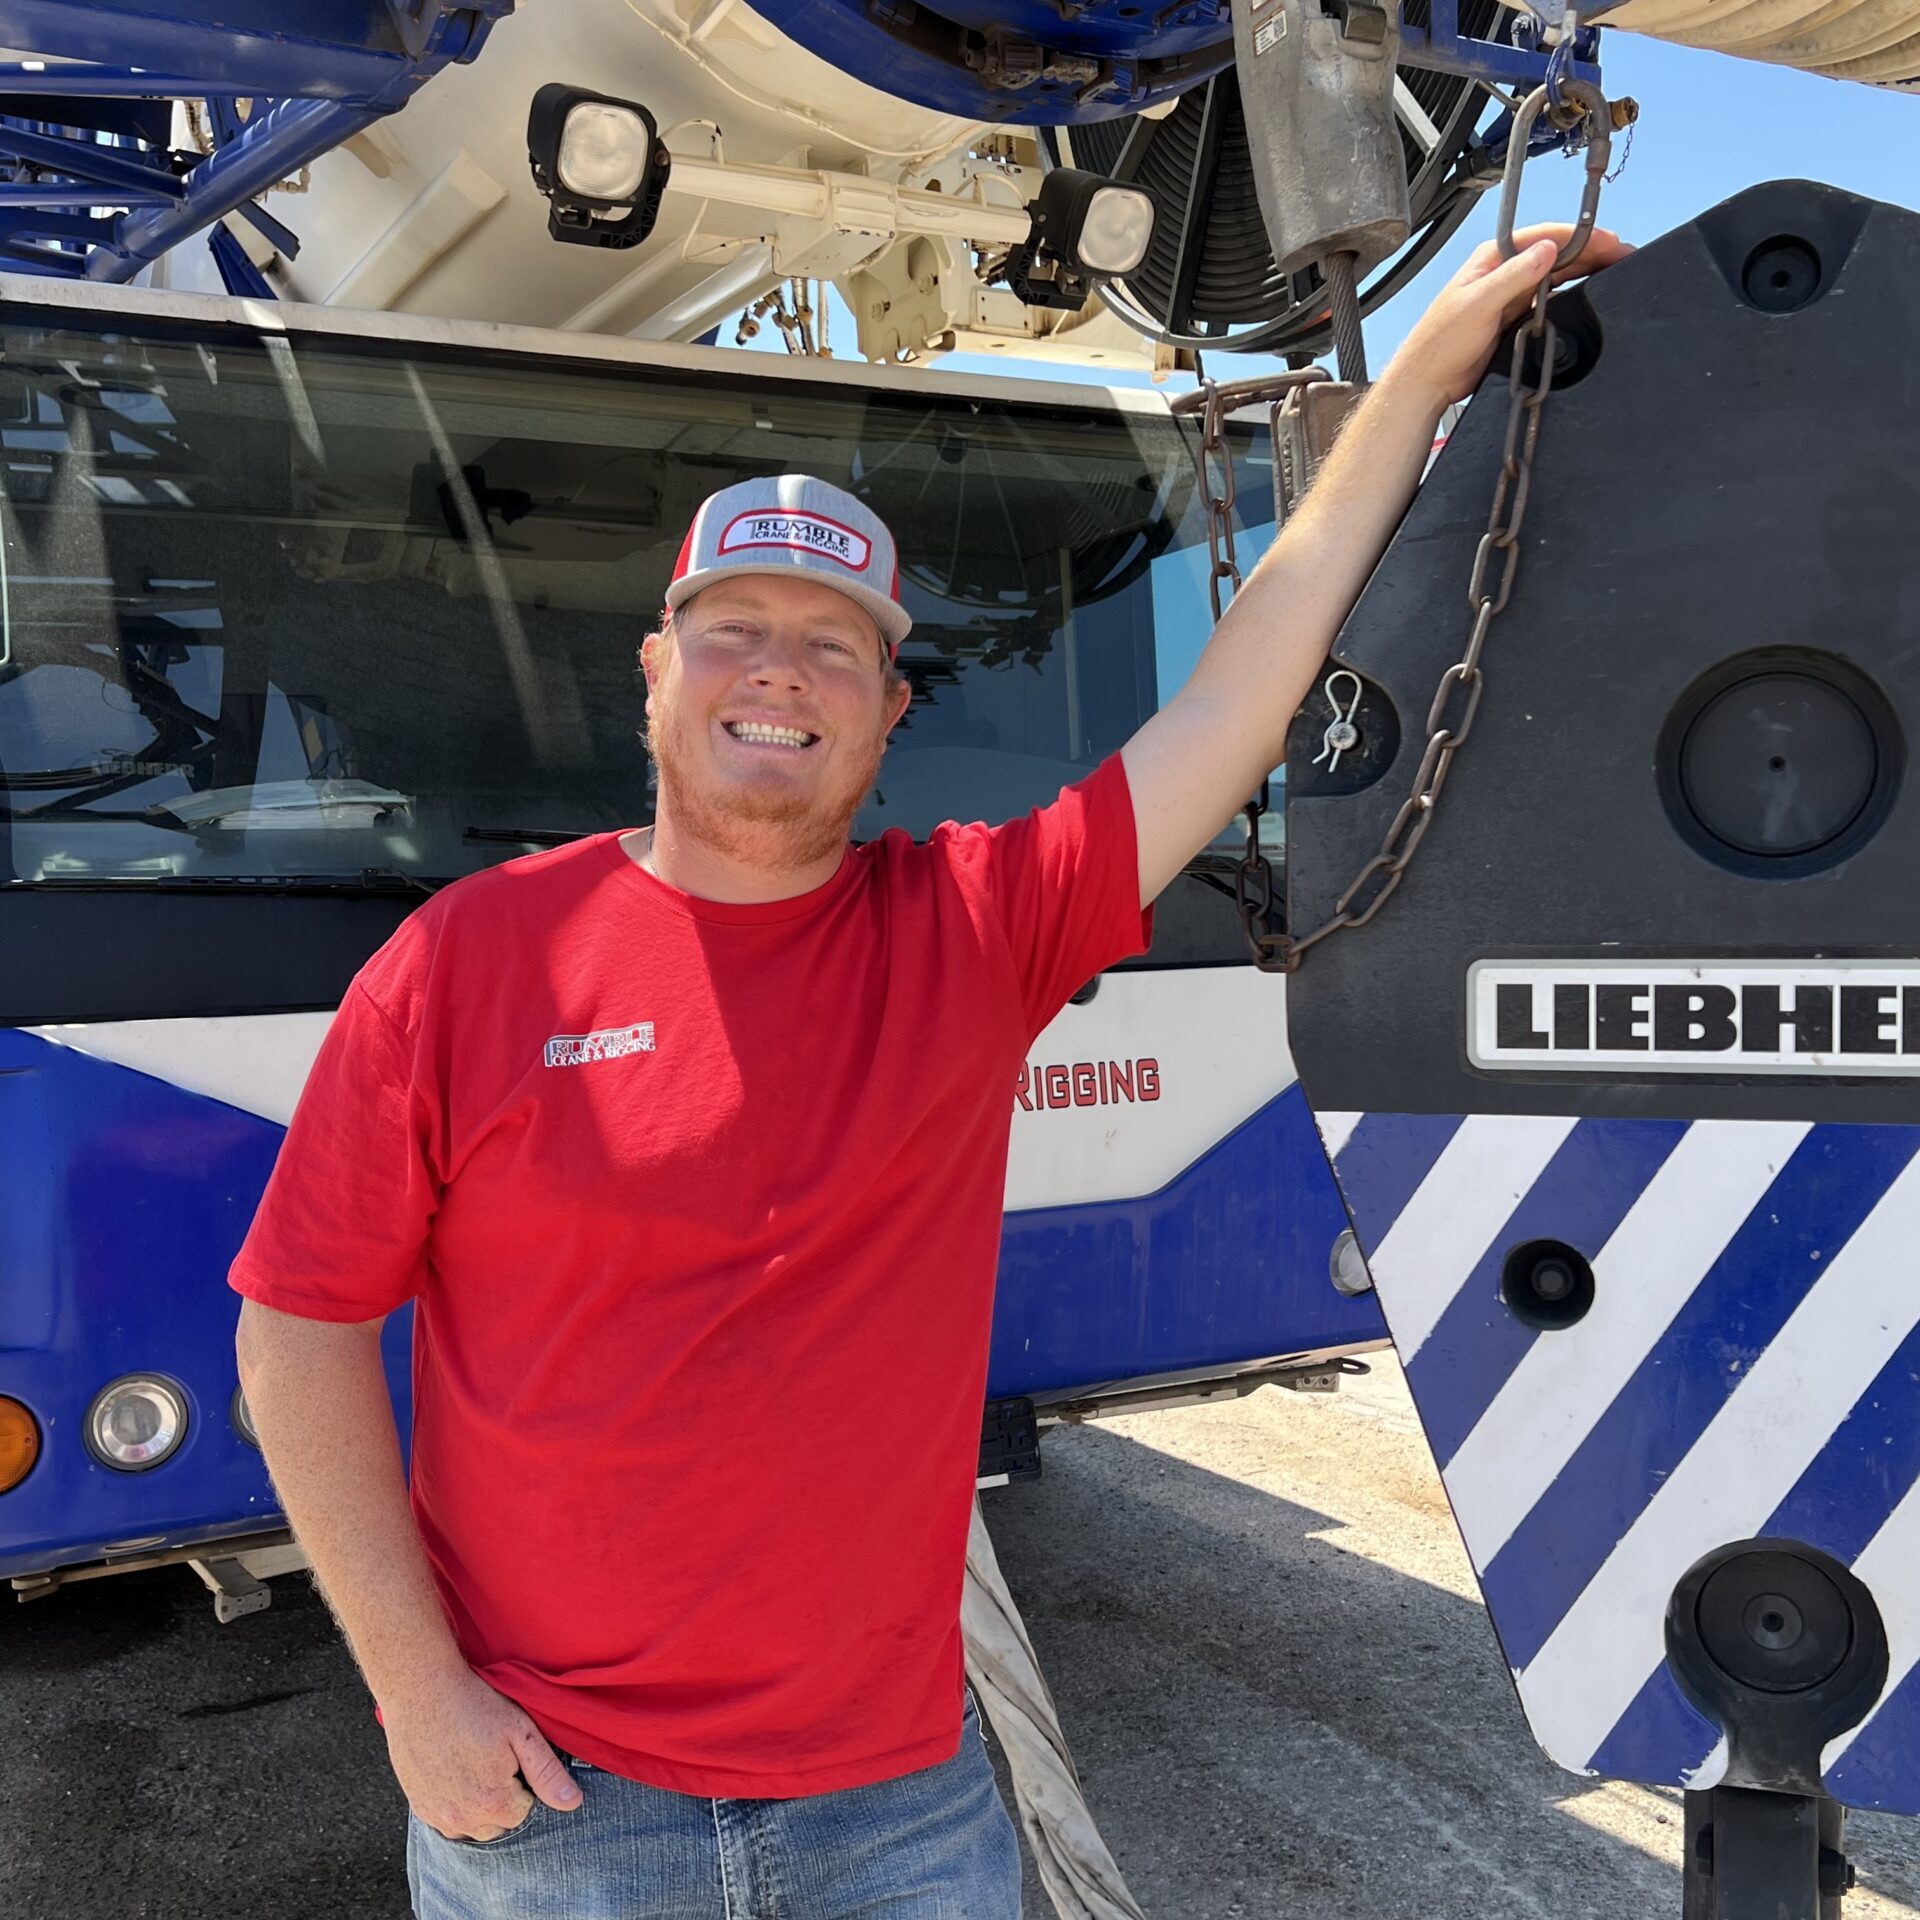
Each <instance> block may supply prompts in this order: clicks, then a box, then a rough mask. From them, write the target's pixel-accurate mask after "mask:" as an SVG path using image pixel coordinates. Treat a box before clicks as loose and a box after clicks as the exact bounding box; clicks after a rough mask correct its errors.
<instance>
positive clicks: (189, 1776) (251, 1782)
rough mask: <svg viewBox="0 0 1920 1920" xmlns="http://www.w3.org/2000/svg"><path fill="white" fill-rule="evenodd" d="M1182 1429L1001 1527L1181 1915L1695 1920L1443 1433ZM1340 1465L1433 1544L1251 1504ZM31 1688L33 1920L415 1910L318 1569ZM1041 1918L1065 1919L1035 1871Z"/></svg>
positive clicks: (363, 1919) (1334, 1415) (23, 1754)
mask: <svg viewBox="0 0 1920 1920" xmlns="http://www.w3.org/2000/svg"><path fill="white" fill-rule="evenodd" d="M1270 1398H1272V1397H1271V1396H1264V1395H1263V1396H1257V1399H1270ZM1322 1415H1325V1416H1327V1417H1325V1418H1322V1417H1321V1416H1322ZM1160 1418H1164V1419H1166V1420H1168V1421H1170V1422H1177V1421H1186V1420H1192V1419H1196V1418H1198V1419H1205V1420H1209V1421H1214V1422H1216V1423H1217V1424H1216V1425H1215V1426H1213V1427H1211V1428H1208V1429H1206V1433H1205V1435H1204V1436H1203V1439H1204V1440H1205V1444H1204V1445H1201V1446H1199V1447H1197V1448H1190V1447H1187V1446H1186V1444H1185V1441H1184V1440H1183V1439H1180V1438H1176V1439H1175V1440H1173V1441H1172V1442H1169V1441H1168V1440H1167V1439H1164V1438H1162V1436H1163V1435H1164V1434H1175V1435H1190V1434H1191V1432H1193V1431H1195V1430H1191V1429H1185V1428H1176V1427H1168V1428H1160V1427H1158V1426H1155V1425H1151V1424H1149V1423H1148V1422H1146V1421H1141V1420H1136V1421H1133V1422H1129V1423H1127V1426H1128V1431H1127V1432H1119V1431H1113V1430H1099V1429H1080V1430H1067V1431H1063V1432H1061V1433H1058V1434H1056V1435H1054V1436H1052V1437H1050V1438H1049V1440H1048V1442H1047V1445H1046V1449H1045V1452H1046V1468H1047V1470H1046V1475H1045V1477H1044V1478H1043V1479H1042V1480H1040V1481H1039V1482H1038V1483H1033V1484H1028V1485H1023V1486H1019V1487H1014V1488H1009V1489H1006V1490H1005V1491H1004V1492H1001V1493H997V1494H994V1495H991V1496H989V1502H990V1504H989V1508H988V1517H989V1520H990V1522H991V1525H992V1528H993V1532H994V1536H995V1539H996V1542H997V1544H998V1549H999V1553H1000V1557H1001V1561H1002V1564H1003V1566H1004V1567H1005V1569H1006V1571H1007V1574H1008V1577H1009V1579H1010V1581H1011V1583H1012V1585H1013V1589H1014V1593H1015V1597H1016V1598H1017V1599H1018V1601H1019V1602H1020V1605H1021V1606H1022V1608H1023V1610H1025V1612H1026V1614H1027V1617H1028V1620H1029V1623H1030V1625H1031V1627H1032V1630H1033V1634H1034V1638H1035V1640H1036V1642H1037V1644H1038V1647H1039V1650H1040V1654H1041V1658H1042V1660H1043V1661H1044V1662H1045V1663H1046V1667H1047V1671H1048V1675H1049V1677H1050V1679H1051V1681H1052V1684H1053V1686H1054V1689H1055V1692H1056V1693H1057V1695H1058V1696H1059V1699H1060V1703H1061V1707H1062V1710H1063V1713H1064V1715H1065V1717H1066V1721H1067V1726H1068V1730H1069V1732H1070V1734H1071V1736H1072V1738H1073V1740H1074V1743H1075V1748H1076V1751H1077V1754H1078V1757H1079V1760H1080V1764H1081V1770H1082V1773H1083V1775H1084V1776H1085V1778H1086V1780H1087V1784H1088V1788H1089V1792H1090V1796H1091V1798H1092V1801H1093V1805H1094V1809H1095V1812H1096V1814H1097V1815H1098V1817H1099V1818H1100V1820H1101V1823H1102V1825H1103V1827H1104V1829H1105V1831H1106V1833H1107V1836H1108V1839H1109V1841H1110V1843H1111V1844H1112V1846H1113V1847H1114V1850H1115V1852H1116V1854H1117V1855H1118V1856H1119V1858H1120V1860H1121V1864H1122V1866H1123V1868H1124V1869H1125V1871H1126V1872H1127V1874H1128V1876H1129V1878H1130V1880H1131V1882H1132V1884H1133V1887H1134V1890H1135V1892H1136V1893H1137V1894H1138V1896H1139V1897H1140V1899H1141V1901H1142V1903H1143V1905H1144V1907H1145V1909H1146V1911H1147V1913H1148V1914H1149V1916H1151V1920H1232V1917H1237V1916H1260V1917H1261V1920H1266V1917H1267V1916H1274V1917H1275V1920H1278V1917H1279V1916H1285V1917H1286V1920H1331V1917H1332V1916H1336V1915H1337V1916H1342V1920H1403V1917H1404V1920H1415V1917H1416V1916H1417V1917H1418V1920H1540V1917H1542V1916H1553V1920H1665V1917H1666V1916H1672V1917H1673V1920H1678V1914H1679V1894H1678V1883H1677V1877H1676V1875H1675V1874H1674V1872H1673V1871H1672V1868H1671V1866H1670V1865H1668V1864H1666V1863H1665V1862H1664V1861H1663V1860H1661V1859H1659V1858H1656V1857H1653V1855H1652V1854H1650V1852H1649V1851H1647V1850H1646V1846H1645V1844H1644V1842H1643V1844H1641V1845H1630V1844H1627V1843H1625V1842H1623V1841H1621V1840H1619V1839H1616V1838H1613V1837H1610V1836H1609V1835H1608V1834H1607V1833H1605V1832H1599V1831H1595V1830H1594V1828H1593V1827H1592V1826H1590V1825H1588V1824H1584V1823H1583V1822H1582V1821H1581V1820H1580V1819H1579V1818H1576V1817H1575V1816H1574V1815H1573V1814H1572V1813H1570V1812H1569V1811H1568V1810H1567V1807H1566V1806H1565V1805H1564V1804H1562V1803H1564V1802H1568V1801H1569V1800H1573V1799H1578V1798H1580V1797H1581V1796H1583V1795H1585V1794H1587V1793H1589V1792H1590V1791H1592V1790H1591V1789H1590V1788H1589V1787H1588V1786H1587V1784H1586V1783H1582V1782H1578V1781H1575V1780H1572V1779H1571V1778H1570V1777H1569V1776H1567V1775H1565V1774H1562V1773H1560V1772H1558V1771H1557V1770H1556V1769H1554V1768H1553V1767H1552V1766H1551V1765H1550V1764H1549V1763H1548V1762H1547V1761H1546V1760H1545V1759H1544V1758H1543V1757H1542V1756H1541V1755H1540V1754H1539V1753H1538V1751H1537V1750H1536V1749H1535V1748H1534V1746H1533V1745H1532V1742H1531V1740H1530V1739H1529V1737H1528V1735H1527V1733H1526V1730H1525V1727H1524V1725H1523V1723H1522V1722H1521V1719H1520V1714H1519V1709H1518V1707H1517V1705H1516V1704H1515V1701H1514V1698H1513V1693H1512V1689H1511V1687H1510V1685H1509V1683H1508V1681H1507V1678H1506V1675H1505V1673H1504V1671H1503V1670H1502V1668H1501V1666H1500V1663H1499V1657H1498V1653H1497V1651H1496V1649H1495V1646H1494V1642H1493V1638H1492V1635H1491V1633H1490V1632H1489V1631H1488V1629H1487V1624H1486V1619H1485V1616H1484V1614H1483V1613H1482V1612H1481V1610H1480V1608H1479V1607H1478V1605H1477V1604H1475V1603H1474V1602H1473V1601H1472V1600H1470V1599H1467V1598H1464V1597H1461V1595H1460V1594H1459V1593H1458V1592H1455V1591H1449V1590H1448V1586H1447V1584H1446V1575H1445V1574H1444V1572H1436V1573H1434V1574H1432V1575H1429V1574H1428V1572H1427V1569H1426V1568H1425V1567H1424V1566H1423V1564H1422V1563H1421V1560H1420V1558H1419V1555H1420V1554H1421V1553H1422V1552H1425V1553H1427V1554H1429V1555H1430V1556H1438V1557H1441V1558H1444V1557H1446V1556H1452V1558H1453V1559H1454V1560H1457V1556H1458V1545H1457V1541H1456V1540H1455V1539H1454V1536H1453V1535H1452V1531H1451V1526H1450V1523H1449V1522H1448V1520H1447V1518H1446V1515H1445V1510H1444V1505H1443V1504H1441V1503H1440V1501H1439V1495H1438V1490H1437V1486H1436V1485H1433V1484H1431V1469H1430V1467H1427V1466H1425V1465H1424V1464H1423V1463H1424V1460H1425V1455H1424V1450H1423V1449H1419V1446H1418V1440H1417V1436H1412V1437H1411V1439H1409V1437H1408V1436H1405V1435H1395V1434H1390V1433H1384V1432H1380V1431H1376V1430H1370V1429H1369V1428H1368V1427H1367V1426H1366V1425H1365V1424H1364V1422H1360V1421H1355V1420H1348V1419H1346V1418H1344V1417H1341V1415H1340V1414H1339V1413H1338V1412H1337V1411H1336V1410H1335V1409H1333V1408H1325V1409H1313V1410H1311V1412H1309V1410H1307V1409H1296V1408H1284V1409H1282V1410H1281V1413H1280V1414H1279V1415H1275V1414H1272V1413H1268V1414H1259V1413H1256V1412H1255V1411H1253V1403H1248V1406H1247V1408H1246V1409H1245V1410H1242V1411H1240V1412H1238V1413H1235V1412H1234V1411H1233V1410H1230V1409H1218V1410H1210V1411H1209V1412H1208V1413H1207V1414H1206V1415H1204V1416H1195V1415H1168V1416H1160ZM1235 1421H1238V1423H1239V1424H1238V1425H1235V1424H1233V1423H1234V1422H1235ZM1287 1422H1292V1423H1293V1424H1292V1425H1288V1424H1287ZM1136 1433H1137V1434H1144V1435H1151V1436H1153V1443H1152V1444H1147V1443H1145V1442H1144V1441H1143V1440H1142V1439H1140V1438H1136V1437H1132V1436H1133V1435H1134V1434H1136ZM1215 1436H1224V1441H1223V1443H1220V1444H1216V1439H1215ZM1169 1445H1173V1446H1176V1447H1179V1448H1180V1450H1181V1452H1183V1453H1184V1452H1192V1451H1198V1452H1199V1453H1200V1454H1201V1455H1202V1457H1205V1458H1207V1459H1208V1460H1209V1461H1210V1462H1212V1463H1214V1464H1224V1465H1225V1466H1226V1468H1227V1469H1228V1470H1227V1471H1213V1470H1210V1467H1209V1466H1201V1465H1197V1464H1193V1463H1192V1462H1191V1461H1190V1460H1189V1459H1187V1458H1184V1457H1179V1456H1178V1455H1177V1454H1176V1453H1175V1452H1170V1451H1167V1450H1165V1449H1166V1448H1167V1447H1168V1446H1169ZM1409 1445H1410V1446H1411V1447H1412V1448H1414V1449H1416V1451H1414V1452H1411V1453H1408V1457H1407V1459H1406V1460H1405V1461H1401V1460H1400V1459H1399V1453H1397V1452H1396V1451H1395V1449H1396V1448H1397V1449H1399V1451H1400V1452H1406V1451H1407V1448H1408V1446H1409ZM1309 1452H1312V1453H1314V1454H1316V1455H1317V1456H1318V1469H1319V1471H1320V1473H1321V1479H1320V1481H1319V1482H1318V1484H1323V1485H1332V1486H1336V1487H1337V1486H1344V1485H1345V1484H1346V1482H1345V1479H1344V1476H1346V1475H1348V1474H1351V1473H1355V1472H1360V1473H1364V1474H1365V1475H1366V1476H1367V1477H1368V1479H1369V1483H1370V1484H1372V1485H1374V1486H1375V1487H1376V1488H1377V1487H1380V1486H1385V1487H1387V1489H1388V1492H1387V1494H1386V1495H1385V1496H1383V1498H1384V1500H1385V1502H1386V1504H1384V1505H1383V1506H1382V1507H1381V1511H1382V1513H1384V1514H1386V1515H1387V1519H1386V1520H1385V1521H1383V1522H1382V1525H1383V1526H1384V1527H1385V1528H1386V1531H1387V1533H1388V1534H1389V1535H1390V1536H1391V1538H1392V1539H1393V1540H1394V1541H1395V1542H1396V1543H1397V1542H1399V1541H1401V1540H1402V1539H1403V1538H1404V1539H1405V1540H1407V1541H1409V1542H1411V1543H1412V1544H1411V1546H1410V1547H1409V1554H1410V1556H1411V1557H1404V1558H1403V1557H1401V1556H1400V1555H1399V1553H1398V1551H1397V1547H1396V1553H1395V1555H1394V1557H1395V1559H1396V1563H1397V1564H1396V1565H1395V1566H1389V1565H1385V1564H1382V1563H1381V1562H1380V1560H1379V1559H1376V1558H1369V1557H1367V1554H1366V1553H1365V1552H1361V1551H1356V1550H1354V1547H1353V1544H1352V1543H1353V1542H1355V1541H1356V1540H1357V1539H1358V1538H1359V1536H1358V1535H1357V1534H1356V1533H1354V1532H1353V1531H1351V1530H1348V1531H1347V1539H1348V1542H1349V1544H1348V1545H1345V1546H1343V1545H1342V1543H1341V1542H1342V1533H1343V1527H1344V1525H1345V1523H1344V1522H1343V1521H1342V1520H1335V1519H1332V1518H1330V1517H1329V1516H1328V1514H1327V1513H1325V1512H1323V1511H1320V1510H1318V1509H1317V1508H1316V1507H1314V1506H1312V1505H1307V1504H1297V1503H1296V1502H1295V1501H1294V1500H1291V1499H1288V1498H1283V1497H1279V1496H1278V1495H1276V1494H1275V1493H1273V1492H1269V1491H1263V1490H1262V1489H1261V1487H1260V1486H1258V1485H1254V1484H1249V1481H1250V1480H1255V1479H1261V1478H1264V1479H1266V1480H1268V1481H1272V1480H1274V1479H1275V1478H1276V1477H1281V1476H1285V1475H1286V1474H1287V1473H1288V1471H1289V1462H1290V1460H1292V1459H1294V1458H1296V1457H1298V1458H1299V1459H1302V1460H1304V1459H1305V1458H1306V1456H1307V1454H1308V1453H1309ZM1328 1474H1331V1475H1333V1476H1335V1477H1334V1479H1333V1480H1331V1481H1329V1480H1327V1478H1326V1475H1328ZM1236 1476H1244V1477H1236ZM1423 1476H1424V1477H1423ZM1303 1484H1314V1482H1313V1480H1312V1476H1311V1475H1307V1476H1305V1478H1304V1480H1303ZM1294 1490H1296V1491H1297V1489H1294ZM1328 1504H1329V1505H1339V1506H1340V1507H1341V1512H1342V1513H1343V1515H1344V1514H1345V1513H1346V1511H1347V1509H1346V1507H1345V1505H1344V1504H1343V1502H1342V1501H1337V1500H1334V1499H1332V1498H1329V1500H1328ZM1429 1534H1430V1535H1431V1540H1430V1541H1427V1544H1426V1545H1425V1546H1424V1547H1423V1546H1422V1545H1421V1544H1420V1543H1421V1542H1422V1541H1426V1540H1427V1536H1428V1535H1429ZM1436 1566H1437V1560H1436ZM1403 1568H1410V1569H1412V1571H1406V1570H1400V1569H1403ZM0 1698H4V1700H5V1701H6V1703H7V1706H8V1709H9V1715H8V1718H9V1723H10V1731H11V1733H12V1736H13V1737H12V1738H10V1739H8V1740H7V1741H5V1742H0V1807H4V1809H5V1813H4V1816H0V1818H3V1819H4V1831H5V1834H6V1845H5V1858H6V1868H5V1874H4V1877H3V1878H0V1920H121V1917H122V1916H137V1917H139V1920H208V1916H212V1915H218V1914H226V1913H232V1914H244V1915H245V1916H247V1920H319V1917H320V1916H325V1917H326V1920H400V1917H401V1916H404V1915H405V1914H406V1912H407V1900H406V1889H405V1875H404V1868H403V1826H402V1818H403V1806H402V1802H401V1798H400V1794H399V1791H398V1789H397V1788H396V1787H395V1785H394V1783H393V1780H392V1778H391V1775H390V1774H389V1772H388V1770H387V1764H386V1750H385V1742H384V1740H383V1739H382V1736H381V1734H380V1730H379V1728H378V1727H377V1726H376V1725H375V1724H374V1722H373V1719H372V1715H371V1711H370V1707H369V1703H368V1700H367V1696H366V1694H365V1692H364V1690H363V1689H362V1687H361V1686H360V1683H359V1681H358V1679H357V1677H356V1676H355V1675H354V1673H353V1671H352V1668H351V1666H350V1665H349V1663H348V1660H347V1657H346V1655H345V1652H344V1650H343V1649H342V1647H341V1645H340V1643H339V1641H338V1638H337V1636H336V1634H335V1632H334V1629H333V1627H332V1624H331V1622H330V1620H329V1619H328V1617H327V1614H326V1611H325V1609H324V1608H323V1607H322V1606H321V1604H320V1602H319V1600H318V1599H317V1597H316V1596H315V1595H314V1593H313V1592H312V1590H311V1588H310V1587H309V1586H308V1585H307V1583H306V1581H305V1580H304V1579H301V1578H293V1579H288V1580H282V1581H278V1582H276V1583H275V1599H274V1603H273V1606H272V1608H271V1610H270V1611H269V1612H267V1613H265V1614H260V1615H255V1616H253V1617H251V1618H248V1619H245V1620H242V1621H239V1622H236V1623H235V1624H234V1625H232V1626H229V1627H220V1626H217V1625H216V1624H215V1622H214V1618H213V1611H212V1606H211V1603H210V1601H209V1599H208V1596H207V1595H206V1593H205V1591H204V1590H203V1589H202V1588H201V1587H200V1585H199V1583H198V1582H197V1581H196V1580H195V1579H194V1578H193V1577H192V1575H191V1574H189V1573H187V1572H185V1571H184V1570H165V1571H161V1572H157V1573H151V1574H135V1575H128V1576H125V1577H124V1578H121V1579H116V1580H107V1581H98V1582H93V1583H90V1584H87V1585H83V1586H79V1587H76V1588H73V1589H71V1590H69V1591H67V1592H65V1593H62V1594H60V1595H57V1596H55V1597H53V1598H51V1599H49V1600H45V1601H42V1602H38V1603H36V1604H35V1605H33V1606H31V1607H23V1608H18V1609H14V1608H5V1609H4V1610H0ZM1646 1817H1647V1818H1648V1819H1649V1820H1654V1821H1657V1820H1658V1819H1659V1818H1660V1817H1661V1811H1660V1809H1659V1808H1658V1807H1657V1806H1656V1807H1654V1808H1653V1809H1652V1810H1651V1811H1650V1812H1649V1813H1648V1814H1647V1816H1646ZM1677 1819H1678V1806H1677V1802H1675V1803H1673V1805H1672V1820H1673V1821H1675V1822H1677ZM1860 1831H1861V1835H1862V1843H1863V1844H1862V1863H1863V1872H1864V1873H1865V1875H1866V1877H1867V1878H1869V1879H1870V1880H1872V1879H1874V1878H1876V1877H1877V1878H1878V1882H1879V1885H1880V1887H1881V1889H1882V1891H1883V1892H1884V1894H1885V1895H1887V1896H1890V1898H1889V1899H1888V1900H1883V1901H1879V1902H1876V1903H1874V1904H1873V1905H1871V1906H1870V1907H1867V1908H1865V1910H1864V1912H1863V1916H1862V1920H1876V1917H1877V1916H1883V1915H1898V1914H1902V1913H1904V1912H1906V1910H1907V1909H1906V1908H1905V1907H1904V1906H1903V1905H1901V1904H1898V1903H1899V1902H1902V1901H1911V1900H1915V1886H1916V1883H1917V1882H1920V1869H1917V1868H1916V1863H1915V1856H1914V1853H1913V1851H1912V1849H1913V1837H1912V1830H1911V1828H1910V1827H1909V1826H1908V1825H1907V1824H1905V1823H1895V1822H1861V1823H1860ZM1882 1835H1884V1836H1885V1837H1884V1839H1883V1838H1881V1837H1880V1836H1882ZM1673 1840H1674V1843H1675V1848H1676V1851H1677V1826H1676V1827H1675V1828H1674V1829H1673ZM1657 1851H1658V1847H1657V1846H1656V1848H1655V1852H1657ZM1028 1901H1029V1904H1028V1915H1029V1920H1042V1916H1047V1915H1050V1909H1049V1908H1048V1907H1047V1906H1046V1904H1045V1902H1044V1900H1043V1899H1042V1898H1041V1896H1040V1895H1039V1893H1038V1887H1037V1883H1036V1882H1034V1881H1033V1880H1032V1877H1031V1869H1029V1894H1028ZM1915 1904H1916V1905H1920V1901H1916V1902H1915ZM1853 1913H1854V1908H1853V1907H1852V1906H1850V1907H1849V1920H1853Z"/></svg>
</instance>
